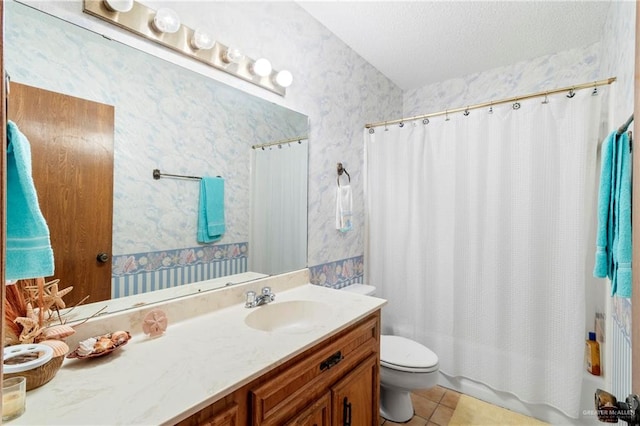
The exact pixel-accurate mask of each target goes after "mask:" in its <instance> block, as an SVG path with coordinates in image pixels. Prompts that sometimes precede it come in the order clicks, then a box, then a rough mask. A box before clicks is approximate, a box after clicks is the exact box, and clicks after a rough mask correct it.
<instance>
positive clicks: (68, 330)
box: [42, 324, 76, 339]
mask: <svg viewBox="0 0 640 426" xmlns="http://www.w3.org/2000/svg"><path fill="white" fill-rule="evenodd" d="M75 332H76V331H75V330H74V329H73V327H71V326H70V325H66V324H60V325H52V326H51V327H47V328H45V329H44V332H43V333H42V334H43V336H44V337H45V339H64V338H65V337H68V336H71V335H72V334H74V333H75Z"/></svg>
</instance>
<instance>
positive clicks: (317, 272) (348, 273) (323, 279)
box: [309, 256, 364, 288]
mask: <svg viewBox="0 0 640 426" xmlns="http://www.w3.org/2000/svg"><path fill="white" fill-rule="evenodd" d="M309 275H310V277H311V278H310V281H311V284H316V285H321V286H324V287H333V288H343V287H346V286H348V285H351V284H355V283H362V281H363V277H364V256H356V257H351V258H348V259H341V260H336V261H333V262H329V263H323V264H321V265H317V266H312V267H310V268H309Z"/></svg>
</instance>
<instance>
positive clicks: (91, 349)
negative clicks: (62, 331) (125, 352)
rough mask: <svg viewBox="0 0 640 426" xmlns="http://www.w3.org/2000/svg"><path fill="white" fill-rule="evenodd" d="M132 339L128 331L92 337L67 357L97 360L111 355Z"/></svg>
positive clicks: (81, 343)
mask: <svg viewBox="0 0 640 426" xmlns="http://www.w3.org/2000/svg"><path fill="white" fill-rule="evenodd" d="M129 339H131V334H129V332H128V331H114V332H113V333H108V334H103V335H102V336H96V337H90V338H88V339H86V340H83V341H82V342H80V343H79V344H78V347H77V348H76V349H75V350H74V351H73V352H71V353H69V354H68V355H67V358H78V359H85V358H96V357H99V356H103V355H107V354H110V353H111V352H113V351H115V350H116V349H118V348H119V347H121V346H124V345H126V344H127V342H129Z"/></svg>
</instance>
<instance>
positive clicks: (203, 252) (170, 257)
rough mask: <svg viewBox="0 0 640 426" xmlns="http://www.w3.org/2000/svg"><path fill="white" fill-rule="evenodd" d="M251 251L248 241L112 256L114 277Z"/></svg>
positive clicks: (225, 258) (227, 258)
mask: <svg viewBox="0 0 640 426" xmlns="http://www.w3.org/2000/svg"><path fill="white" fill-rule="evenodd" d="M248 252H249V243H248V242H242V243H232V244H220V245H211V246H198V247H187V248H181V249H173V250H161V251H153V252H145V253H133V254H123V255H117V256H114V257H113V265H112V270H111V276H112V277H113V278H117V277H122V276H125V275H132V274H140V273H146V272H152V271H160V270H163V269H173V268H176V267H184V266H191V265H199V264H208V263H213V262H223V261H229V260H233V259H240V258H247V253H248ZM245 263H246V262H245Z"/></svg>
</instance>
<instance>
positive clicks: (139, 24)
mask: <svg viewBox="0 0 640 426" xmlns="http://www.w3.org/2000/svg"><path fill="white" fill-rule="evenodd" d="M83 11H84V12H85V13H87V14H89V15H92V16H95V17H97V18H100V19H102V20H104V21H107V22H109V23H111V24H114V25H116V26H118V27H120V28H123V29H125V30H127V31H131V32H132V33H135V34H137V35H139V36H142V37H144V38H146V39H148V40H151V41H154V42H156V43H158V44H161V45H163V46H165V47H168V48H170V49H172V50H175V51H176V52H179V53H182V54H183V55H186V56H189V57H191V58H193V59H196V60H198V61H200V62H203V63H205V64H207V65H210V66H212V67H214V68H216V69H219V70H222V71H224V72H226V73H228V74H231V75H234V76H236V77H238V78H241V79H243V80H245V81H248V82H251V83H253V84H255V85H257V86H260V87H262V88H264V89H267V90H269V91H271V92H274V93H277V94H278V95H281V96H284V95H285V94H286V88H285V87H282V86H280V85H279V84H277V83H275V77H274V76H275V75H277V74H278V72H277V71H273V70H272V71H271V72H270V73H269V74H267V75H265V76H260V75H257V74H255V73H254V72H253V64H254V61H253V59H251V58H249V57H247V56H243V57H241V58H240V59H239V60H238V61H236V62H234V61H230V62H228V61H225V60H223V58H224V57H225V56H224V54H225V53H226V52H227V49H228V46H225V45H223V44H222V43H219V42H217V41H216V42H215V43H214V44H213V47H212V48H210V49H194V48H193V45H192V38H193V33H194V31H195V30H194V29H192V28H189V27H187V26H186V25H183V24H181V25H180V28H179V29H178V31H176V32H174V33H163V32H159V31H157V30H155V29H154V28H153V26H152V25H151V24H150V23H151V22H153V18H154V17H155V14H156V11H155V10H154V9H151V8H149V7H147V6H144V5H143V4H140V3H138V2H136V1H134V2H133V7H132V8H131V10H129V11H128V12H117V11H114V10H112V9H109V8H108V7H107V6H106V5H105V3H104V1H103V0H84V7H83Z"/></svg>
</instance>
